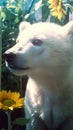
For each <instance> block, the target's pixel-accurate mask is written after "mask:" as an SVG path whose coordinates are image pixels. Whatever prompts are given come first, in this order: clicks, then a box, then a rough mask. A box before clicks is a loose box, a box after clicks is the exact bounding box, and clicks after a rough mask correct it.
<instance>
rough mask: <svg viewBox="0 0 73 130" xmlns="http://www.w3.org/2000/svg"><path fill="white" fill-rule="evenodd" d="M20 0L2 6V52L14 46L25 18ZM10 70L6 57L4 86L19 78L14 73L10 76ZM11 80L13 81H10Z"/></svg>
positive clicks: (13, 0)
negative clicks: (7, 66)
mask: <svg viewBox="0 0 73 130" xmlns="http://www.w3.org/2000/svg"><path fill="white" fill-rule="evenodd" d="M21 4H22V3H21V1H20V0H8V1H7V2H6V3H4V6H2V7H1V8H0V14H1V22H2V24H1V32H2V53H4V52H5V51H6V50H7V49H8V48H10V47H12V46H13V45H14V44H15V42H16V40H15V39H16V37H17V35H18V26H19V23H20V22H21V21H22V19H23V13H22V6H21ZM9 73H10V72H9V71H8V70H7V68H6V67H5V61H4V58H3V59H2V88H6V89H7V87H9V85H11V84H12V85H13V84H15V85H16V86H18V84H17V79H15V78H14V76H13V75H11V76H9ZM10 81H11V83H10Z"/></svg>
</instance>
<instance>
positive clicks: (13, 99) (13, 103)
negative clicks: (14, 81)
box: [0, 90, 24, 110]
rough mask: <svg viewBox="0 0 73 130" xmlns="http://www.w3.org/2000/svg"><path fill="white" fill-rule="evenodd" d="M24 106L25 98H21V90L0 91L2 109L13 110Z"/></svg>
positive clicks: (0, 106)
mask: <svg viewBox="0 0 73 130" xmlns="http://www.w3.org/2000/svg"><path fill="white" fill-rule="evenodd" d="M23 106H24V98H20V93H19V92H11V91H8V92H7V91H6V90H2V91H0V109H3V110H13V109H14V108H21V107H23Z"/></svg>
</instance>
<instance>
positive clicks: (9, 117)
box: [8, 110, 11, 130]
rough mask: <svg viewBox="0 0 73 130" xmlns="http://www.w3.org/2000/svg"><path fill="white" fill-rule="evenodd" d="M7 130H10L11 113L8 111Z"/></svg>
mask: <svg viewBox="0 0 73 130" xmlns="http://www.w3.org/2000/svg"><path fill="white" fill-rule="evenodd" d="M8 130H11V111H10V110H9V111H8Z"/></svg>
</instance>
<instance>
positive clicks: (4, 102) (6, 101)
mask: <svg viewBox="0 0 73 130" xmlns="http://www.w3.org/2000/svg"><path fill="white" fill-rule="evenodd" d="M2 103H3V104H4V105H6V106H8V107H10V106H12V105H13V104H15V103H16V102H15V101H14V100H12V99H4V100H3V101H2Z"/></svg>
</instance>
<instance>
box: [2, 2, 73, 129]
mask: <svg viewBox="0 0 73 130" xmlns="http://www.w3.org/2000/svg"><path fill="white" fill-rule="evenodd" d="M58 11H59V12H58ZM57 12H58V13H57ZM71 20H73V0H56V2H55V0H0V90H11V91H17V92H20V93H21V94H22V96H25V90H26V84H27V81H28V77H27V76H24V77H17V76H14V75H13V74H12V73H10V72H9V70H8V69H7V68H6V66H5V61H4V58H3V53H4V52H5V51H6V50H7V49H8V48H10V47H12V46H13V45H15V44H16V37H17V35H18V32H19V29H18V27H19V24H20V22H22V21H28V22H30V23H31V24H33V23H35V22H40V21H42V22H44V21H46V22H54V23H57V24H60V25H62V26H63V25H65V24H66V23H67V22H68V21H71ZM21 88H22V90H21ZM23 115H24V110H23V109H18V110H14V111H13V112H12V113H11V118H12V120H14V119H15V118H16V117H20V116H23ZM1 122H3V123H1ZM7 127H8V126H7V115H6V113H5V112H4V111H3V110H0V130H7V129H8V128H7ZM12 129H13V130H24V129H25V126H22V127H21V126H17V125H15V126H14V127H13V128H12Z"/></svg>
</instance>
